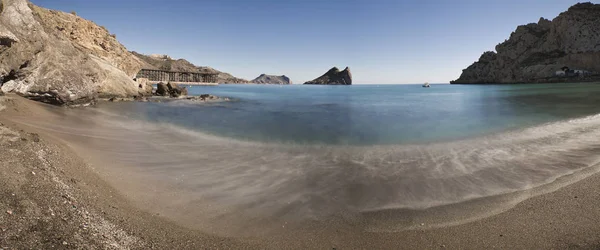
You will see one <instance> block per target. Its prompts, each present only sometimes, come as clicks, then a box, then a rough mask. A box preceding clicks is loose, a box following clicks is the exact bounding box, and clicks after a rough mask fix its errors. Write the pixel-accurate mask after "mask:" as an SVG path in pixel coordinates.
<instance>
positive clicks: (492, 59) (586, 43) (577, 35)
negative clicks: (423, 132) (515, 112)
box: [451, 3, 600, 84]
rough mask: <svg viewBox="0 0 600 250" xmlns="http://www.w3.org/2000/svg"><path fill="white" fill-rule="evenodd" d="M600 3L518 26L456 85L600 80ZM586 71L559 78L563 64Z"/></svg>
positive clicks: (582, 4)
mask: <svg viewBox="0 0 600 250" xmlns="http://www.w3.org/2000/svg"><path fill="white" fill-rule="evenodd" d="M599 61H600V4H592V3H579V4H576V5H574V6H572V7H571V8H569V9H568V11H566V12H563V13H561V14H560V15H559V16H558V17H556V18H555V19H554V20H552V21H550V20H547V19H544V18H540V20H539V22H538V23H530V24H527V25H522V26H519V27H517V29H516V30H515V31H514V32H513V33H512V34H511V36H510V38H509V39H508V40H506V41H505V42H503V43H501V44H498V45H497V46H496V52H493V51H488V52H485V53H483V55H482V56H481V57H480V58H479V60H478V61H477V62H475V63H473V64H472V65H471V66H469V67H468V68H466V69H464V70H463V72H462V74H461V76H460V77H459V78H458V79H457V80H456V81H452V82H451V83H460V84H462V83H529V82H573V81H593V80H597V79H600V77H599V76H598V74H599V73H600V64H598V62H599ZM565 66H566V67H569V68H570V69H577V70H582V71H586V74H585V75H583V74H581V75H576V76H572V77H557V76H556V72H557V71H560V70H561V68H563V67H565Z"/></svg>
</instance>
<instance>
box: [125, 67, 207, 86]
mask: <svg viewBox="0 0 600 250" xmlns="http://www.w3.org/2000/svg"><path fill="white" fill-rule="evenodd" d="M136 78H146V79H148V81H150V83H159V82H164V83H167V82H174V83H178V84H184V85H218V83H217V73H199V72H182V71H167V70H157V69H142V70H140V72H138V73H137V75H136Z"/></svg>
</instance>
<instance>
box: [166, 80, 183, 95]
mask: <svg viewBox="0 0 600 250" xmlns="http://www.w3.org/2000/svg"><path fill="white" fill-rule="evenodd" d="M167 88H169V94H170V95H171V97H180V96H182V95H187V89H186V88H185V87H179V85H177V83H174V82H169V83H167Z"/></svg>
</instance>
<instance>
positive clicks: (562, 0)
mask: <svg viewBox="0 0 600 250" xmlns="http://www.w3.org/2000/svg"><path fill="white" fill-rule="evenodd" d="M31 1H32V2H33V3H35V4H37V5H40V6H43V7H46V8H50V9H57V10H62V11H66V12H70V11H75V12H77V14H78V15H79V16H81V17H84V18H86V19H90V20H92V21H94V22H96V23H97V24H99V25H103V26H105V27H106V28H108V30H109V31H110V32H111V33H115V34H116V35H117V39H118V40H119V41H120V42H121V43H123V44H124V45H125V46H126V47H127V49H129V50H133V51H137V52H140V53H143V54H168V55H170V56H172V57H174V58H185V59H187V60H189V61H191V62H192V63H194V64H196V65H199V66H211V67H213V68H216V69H219V70H221V71H225V72H228V73H231V74H233V75H234V76H237V77H242V78H245V79H250V80H251V79H253V78H255V77H257V76H258V75H260V74H262V73H266V74H275V75H282V74H285V75H287V76H289V77H290V78H291V79H292V81H294V83H303V82H305V81H307V80H312V79H314V78H316V77H318V76H320V75H321V74H323V73H325V71H327V70H328V69H330V68H331V67H333V66H337V67H338V68H340V69H342V68H344V67H346V66H349V67H350V68H351V70H352V74H353V78H354V82H355V83H423V82H432V83H447V82H449V81H450V80H454V79H456V78H458V76H459V75H460V73H461V71H462V69H464V68H466V67H467V66H468V65H470V64H471V63H473V62H474V61H476V60H477V59H478V58H479V56H480V55H481V53H483V52H484V51H487V50H494V47H495V46H496V44H498V43H500V42H502V41H504V40H505V39H507V38H508V37H509V36H510V33H511V32H512V31H514V30H515V28H516V26H517V25H521V24H527V23H531V22H537V21H538V20H539V18H540V17H545V18H548V19H552V18H554V17H556V16H557V15H558V14H559V13H560V12H563V11H566V10H567V9H568V7H569V6H571V5H573V4H575V3H577V2H578V1H576V0H575V1H573V0H456V1H454V0H413V1H401V0H348V1H341V0H296V1H294V0H210V1H205V0H145V1H141V0H31Z"/></svg>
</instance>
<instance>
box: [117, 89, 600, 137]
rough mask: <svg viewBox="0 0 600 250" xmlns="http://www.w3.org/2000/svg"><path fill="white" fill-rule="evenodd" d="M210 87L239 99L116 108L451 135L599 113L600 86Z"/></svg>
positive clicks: (192, 119) (284, 127)
mask: <svg viewBox="0 0 600 250" xmlns="http://www.w3.org/2000/svg"><path fill="white" fill-rule="evenodd" d="M205 93H208V94H213V95H217V96H225V97H230V98H233V99H234V101H232V102H227V103H216V104H208V105H198V104H194V103H190V102H185V101H179V102H172V103H152V104H139V103H138V104H129V103H127V104H117V105H116V107H118V108H119V109H120V110H122V111H123V109H122V108H123V106H127V108H126V109H125V110H129V111H131V115H132V116H140V115H141V116H143V117H144V119H148V120H152V121H160V122H167V123H172V124H176V125H180V126H183V127H186V128H189V129H194V130H200V131H203V132H205V133H209V134H214V135H219V136H226V137H232V138H238V139H244V140H253V141H267V142H283V143H300V144H337V145H340V144H341V145H345V144H349V145H379V144H406V143H427V142H439V141H448V140H454V139H463V138H469V137H473V136H481V135H485V134H490V133H496V132H503V131H508V130H514V129H520V128H525V127H531V126H535V125H540V124H543V123H548V122H555V121H559V120H563V119H571V118H576V117H582V116H587V115H592V114H596V113H600V105H599V104H600V84H537V85H447V84H444V85H442V84H439V85H432V87H431V88H423V87H421V86H420V85H354V86H300V85H292V86H280V85H220V86H218V87H200V86H195V87H191V88H190V94H195V95H199V94H205ZM132 105H133V106H135V107H131V106H132Z"/></svg>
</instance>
